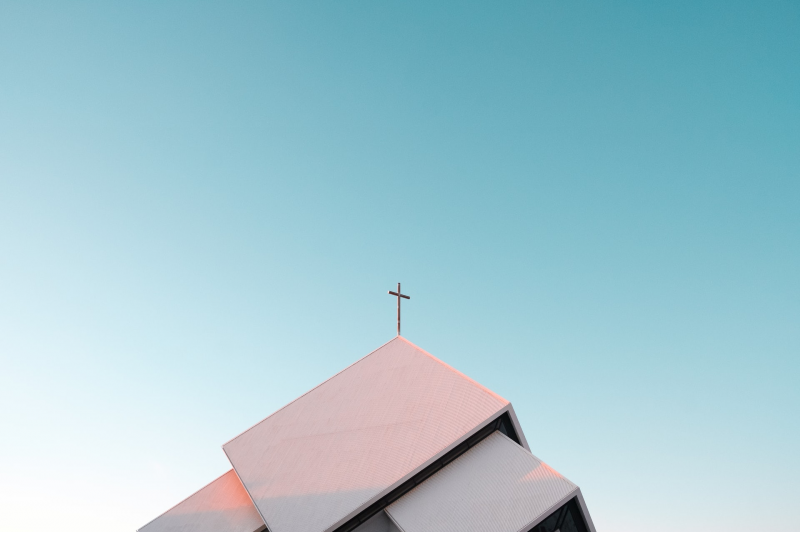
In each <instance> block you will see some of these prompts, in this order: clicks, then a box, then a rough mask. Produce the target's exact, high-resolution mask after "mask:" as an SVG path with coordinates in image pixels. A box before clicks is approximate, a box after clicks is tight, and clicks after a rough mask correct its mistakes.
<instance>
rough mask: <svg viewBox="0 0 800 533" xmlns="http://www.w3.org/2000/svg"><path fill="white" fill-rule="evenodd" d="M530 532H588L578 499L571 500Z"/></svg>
mask: <svg viewBox="0 0 800 533" xmlns="http://www.w3.org/2000/svg"><path fill="white" fill-rule="evenodd" d="M531 531H589V528H588V527H586V521H584V519H583V513H581V509H580V506H579V505H578V498H572V499H571V500H570V501H568V502H567V503H565V504H564V505H562V506H561V507H559V508H558V509H556V510H555V511H553V514H551V515H550V516H548V517H547V518H545V519H544V520H542V521H541V522H539V524H538V525H536V526H535V527H534V528H533V529H531Z"/></svg>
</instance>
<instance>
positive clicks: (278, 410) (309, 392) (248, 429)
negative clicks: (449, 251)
mask: <svg viewBox="0 0 800 533" xmlns="http://www.w3.org/2000/svg"><path fill="white" fill-rule="evenodd" d="M398 338H400V339H403V337H400V335H397V336H396V337H394V338H393V339H391V340H389V341H387V342H384V343H383V344H381V345H380V346H378V347H377V348H375V349H374V350H372V351H371V352H369V353H368V354H367V355H365V356H364V357H362V358H361V359H358V360H357V361H355V362H353V363H351V364H349V365H347V366H346V367H344V368H343V369H341V370H340V371H338V372H337V373H335V374H334V375H332V376H331V377H329V378H328V379H326V380H325V381H323V382H322V383H320V384H319V385H317V386H316V387H313V388H311V389H309V390H307V391H306V392H304V393H303V394H301V395H300V396H298V397H297V398H295V399H294V400H292V401H291V402H289V403H287V404H285V405H284V406H283V407H280V408H278V409H276V410H275V411H273V412H272V413H270V414H269V415H267V416H266V417H264V418H262V419H261V420H259V421H258V422H256V423H255V424H253V425H252V426H250V427H249V428H247V429H245V430H244V431H242V432H241V433H239V434H238V435H236V436H235V437H233V438H232V439H228V440H227V441H226V442H225V443H224V444H223V445H222V449H223V450H224V449H225V446H227V445H228V444H230V443H231V442H233V441H235V440H236V439H238V438H239V437H241V436H242V435H244V434H245V433H247V432H248V431H250V430H251V429H253V428H254V427H256V426H257V425H259V424H260V423H261V422H264V421H265V420H266V419H267V418H269V417H271V416H272V415H274V414H276V413H278V412H280V411H283V410H284V409H286V408H287V407H289V406H290V405H292V404H293V403H294V402H296V401H297V400H299V399H300V398H302V397H304V396H306V395H308V394H311V393H312V392H313V391H315V390H317V389H318V388H320V387H321V386H323V385H324V384H326V383H327V382H329V381H330V380H332V379H333V378H335V377H336V376H338V375H339V374H341V373H342V372H344V371H345V370H347V369H348V368H350V367H352V366H355V365H357V364H358V363H360V362H361V361H363V360H364V359H366V358H367V357H369V356H370V355H372V354H374V353H375V352H377V351H378V350H380V349H381V348H383V347H384V346H386V345H387V344H389V343H390V342H392V341H395V340H397V339H398ZM403 340H405V339H403ZM406 342H408V341H406ZM409 344H411V343H409ZM426 353H427V352H426ZM231 466H233V463H231ZM237 476H238V473H237ZM259 514H260V513H259Z"/></svg>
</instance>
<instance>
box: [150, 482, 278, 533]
mask: <svg viewBox="0 0 800 533" xmlns="http://www.w3.org/2000/svg"><path fill="white" fill-rule="evenodd" d="M263 526H264V521H263V520H261V517H260V516H259V515H258V511H257V510H256V508H255V507H254V506H253V502H252V501H251V500H250V497H249V496H248V495H247V492H246V491H245V490H244V487H242V484H241V482H240V481H239V478H238V477H236V472H234V471H233V470H229V471H228V472H226V473H225V474H223V475H222V476H220V477H218V478H217V479H215V480H214V481H212V482H211V483H209V484H208V485H206V486H205V487H203V488H202V489H200V490H198V491H197V492H195V493H194V494H192V495H191V496H189V497H188V498H186V499H185V500H183V501H182V502H180V503H179V504H178V505H176V506H175V507H173V508H172V509H170V510H168V511H167V512H165V513H164V514H162V515H161V516H159V517H158V518H156V519H154V520H152V521H151V522H149V523H148V524H147V525H145V526H143V527H142V528H140V529H139V531H256V530H258V529H260V528H262V527H263Z"/></svg>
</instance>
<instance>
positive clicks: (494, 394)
mask: <svg viewBox="0 0 800 533" xmlns="http://www.w3.org/2000/svg"><path fill="white" fill-rule="evenodd" d="M395 338H397V339H400V340H402V341H405V342H406V343H407V344H409V345H410V346H411V347H413V348H415V349H417V350H419V351H420V352H422V353H424V354H425V355H427V356H428V357H430V358H431V359H433V360H434V361H436V362H437V363H439V364H440V365H442V366H444V367H445V368H447V369H449V370H450V371H452V372H455V373H456V374H458V375H459V376H461V377H463V378H464V379H466V380H467V381H470V382H472V383H474V384H475V385H477V386H478V387H479V388H481V389H483V390H484V391H485V392H488V393H489V394H491V395H492V396H494V397H495V398H498V399H500V400H503V401H504V402H506V403H507V404H510V403H511V402H509V401H508V400H506V399H505V398H503V397H502V396H500V395H499V394H497V393H496V392H494V391H493V390H491V389H490V388H488V387H485V386H483V385H481V384H480V383H478V382H477V381H475V380H474V379H472V378H471V377H469V376H468V375H466V374H464V373H463V372H460V371H459V370H456V369H455V368H453V367H452V366H450V365H448V364H447V363H445V362H444V361H442V360H441V359H439V358H438V357H436V356H435V355H433V354H431V353H430V352H428V351H426V350H423V349H422V348H420V347H419V346H417V345H416V344H414V343H413V342H411V341H410V340H408V339H406V338H405V337H401V336H400V335H398V336H397V337H395ZM386 344H388V343H386ZM384 346H385V345H384ZM381 348H383V346H381Z"/></svg>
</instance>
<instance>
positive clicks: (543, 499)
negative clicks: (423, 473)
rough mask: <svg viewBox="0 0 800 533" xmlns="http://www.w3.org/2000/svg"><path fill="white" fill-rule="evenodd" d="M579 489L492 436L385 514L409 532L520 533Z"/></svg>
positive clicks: (505, 439)
mask: <svg viewBox="0 0 800 533" xmlns="http://www.w3.org/2000/svg"><path fill="white" fill-rule="evenodd" d="M577 489H578V487H577V486H575V485H574V484H572V483H571V482H570V481H569V480H567V479H566V478H565V477H563V476H562V475H561V474H559V473H558V472H556V471H555V470H553V469H552V468H550V467H549V466H547V465H546V464H544V463H543V462H541V461H540V460H539V459H537V458H536V457H534V456H533V455H531V453H530V452H528V451H527V450H525V449H524V448H522V447H521V446H519V445H518V444H517V443H515V442H514V441H512V440H511V439H509V438H508V437H506V436H505V435H503V434H502V433H500V432H494V433H492V434H491V435H489V436H488V437H486V438H485V439H484V440H482V441H481V442H479V443H478V444H476V445H475V446H474V447H472V448H470V449H469V450H467V451H466V452H465V453H464V454H463V455H462V456H460V457H459V458H458V459H456V460H455V461H453V462H452V463H450V464H449V465H447V466H445V467H444V468H443V469H442V470H440V471H439V472H437V473H436V474H434V475H433V476H431V477H430V478H428V479H426V480H425V481H424V482H423V483H422V484H421V485H419V486H417V487H416V488H414V489H413V490H411V491H410V492H408V493H407V494H405V495H404V496H403V497H402V498H400V499H399V500H397V501H396V502H394V503H392V504H391V505H390V506H389V507H387V508H386V512H387V513H389V514H390V515H391V516H392V518H393V519H394V521H395V522H397V524H398V525H399V526H400V527H401V528H403V530H405V531H520V530H521V529H522V528H523V527H526V526H527V525H529V524H531V523H532V522H533V521H534V520H536V519H538V518H539V517H543V515H546V514H549V513H550V512H552V511H553V510H554V507H555V506H556V505H557V504H559V503H560V502H562V501H563V500H564V498H565V497H567V496H569V495H570V493H572V492H574V491H576V490H577Z"/></svg>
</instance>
